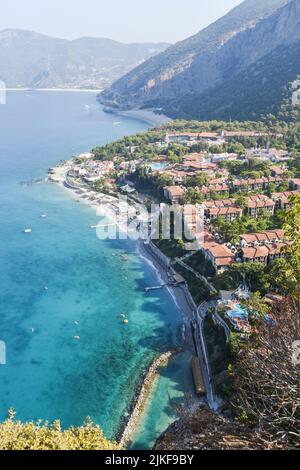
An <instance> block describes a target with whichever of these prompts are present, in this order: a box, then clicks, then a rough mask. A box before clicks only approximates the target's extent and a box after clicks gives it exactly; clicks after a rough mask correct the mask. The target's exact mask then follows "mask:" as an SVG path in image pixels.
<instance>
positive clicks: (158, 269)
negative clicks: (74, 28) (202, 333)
mask: <svg viewBox="0 0 300 470" xmlns="http://www.w3.org/2000/svg"><path fill="white" fill-rule="evenodd" d="M69 163H70V161H66V162H65V163H64V164H63V165H61V166H58V167H55V169H56V172H55V177H54V178H53V180H51V179H50V178H48V181H49V182H52V183H55V184H58V185H59V186H60V187H61V188H62V189H64V190H65V191H66V193H68V194H69V196H71V197H72V198H75V199H76V200H77V201H78V203H84V204H85V205H88V206H89V207H90V208H93V209H95V210H97V208H98V207H99V204H98V203H97V202H95V201H91V200H89V199H85V198H82V197H80V195H79V194H77V192H76V190H75V189H74V188H71V187H68V186H66V184H65V173H66V171H67V168H68V164H69ZM103 196H105V195H103ZM100 197H101V193H99V198H100ZM105 217H108V218H109V212H107V214H106V213H105ZM136 254H137V256H138V257H139V258H140V259H141V260H142V261H143V262H144V263H146V264H148V265H149V266H150V269H152V270H153V271H154V272H155V274H156V276H157V278H158V281H159V282H160V283H168V281H170V272H169V270H168V268H167V267H166V266H163V265H162V263H160V262H159V261H158V260H157V258H156V257H155V255H154V253H152V252H151V251H150V250H149V249H146V247H145V245H144V240H143V239H139V240H137V246H136ZM165 288H166V289H167V291H168V293H169V295H170V297H171V298H172V301H173V302H174V303H175V305H176V307H177V308H178V310H179V311H180V314H181V317H182V321H183V325H184V335H183V339H182V346H187V345H188V346H192V347H193V340H192V334H191V330H190V322H191V321H192V320H193V319H194V311H193V309H192V307H191V305H190V303H189V302H188V299H187V296H186V293H185V291H184V289H183V288H182V287H180V286H168V285H166V286H165ZM176 353H179V348H178V349H176V350H175V349H174V350H173V351H167V352H165V353H162V354H161V355H160V356H159V357H157V358H156V359H154V360H153V361H152V363H150V365H149V367H148V369H147V370H146V371H145V374H143V375H142V377H141V379H140V383H139V386H138V387H137V389H136V392H135V396H134V398H133V400H132V405H131V406H130V408H129V411H128V413H129V416H128V417H124V419H123V420H122V422H121V424H120V428H119V431H118V432H117V435H116V436H117V437H116V440H117V442H118V443H120V444H121V445H122V446H123V447H126V444H129V442H130V438H131V436H132V435H133V434H134V432H135V429H136V427H137V425H138V423H139V420H140V419H141V417H142V415H143V412H144V410H145V408H146V407H147V404H148V403H149V401H150V400H151V396H152V393H153V390H154V387H155V384H156V382H157V380H158V378H159V376H160V373H159V368H160V367H163V365H165V366H167V365H168V363H169V360H170V358H171V357H172V356H173V355H175V354H176Z"/></svg>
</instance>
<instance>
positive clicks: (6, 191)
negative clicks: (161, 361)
mask: <svg viewBox="0 0 300 470" xmlns="http://www.w3.org/2000/svg"><path fill="white" fill-rule="evenodd" d="M148 127H149V124H147V123H145V122H143V121H138V120H136V119H130V118H128V117H121V116H115V115H113V114H107V113H105V112H104V111H103V109H102V107H101V105H99V104H98V102H97V99H96V93H83V92H75V91H74V92H62V91H8V92H7V97H6V104H5V105H0V163H1V165H0V217H1V219H0V220H1V229H0V342H1V345H2V346H3V345H4V347H5V351H6V360H5V362H6V364H2V365H0V419H1V420H5V418H6V417H7V414H8V410H9V409H14V410H15V412H16V416H17V418H18V419H20V420H21V421H28V420H39V419H41V420H43V421H49V422H52V421H54V420H56V419H59V420H60V421H61V424H62V426H63V428H67V427H70V426H80V425H82V424H83V423H84V421H85V420H86V418H87V417H90V418H91V419H92V420H93V421H94V423H95V424H98V425H100V426H101V427H102V428H103V430H104V433H105V435H106V436H107V437H108V438H110V439H115V438H116V436H117V435H118V432H119V430H120V428H121V427H122V424H123V423H124V419H126V418H128V415H129V414H130V411H131V408H132V403H133V400H134V398H135V396H136V393H137V389H138V387H139V385H140V382H141V378H142V377H143V374H144V373H145V370H146V369H147V367H149V365H150V363H151V362H152V360H153V359H154V358H155V357H156V356H157V355H158V354H160V353H162V352H165V351H167V350H169V349H170V348H172V347H180V346H181V341H182V340H181V331H182V323H183V319H182V315H181V312H180V311H179V308H178V306H177V305H176V302H175V301H174V299H173V298H172V296H171V294H170V293H169V292H168V290H167V289H162V290H156V291H153V292H151V293H148V294H146V293H145V291H144V288H145V287H149V286H155V285H158V283H159V282H160V279H159V275H158V273H157V272H156V270H155V269H154V267H153V266H151V264H149V263H148V262H146V261H145V260H144V259H143V258H142V257H140V256H139V253H138V249H137V245H136V243H135V242H133V241H128V240H99V239H98V238H97V236H96V233H95V230H92V229H91V228H90V227H91V226H93V225H96V224H97V223H98V222H99V217H97V214H96V211H95V209H93V208H91V207H89V206H87V205H85V204H82V203H78V201H77V200H76V199H75V198H74V197H71V195H70V194H69V193H68V191H67V190H64V189H62V188H60V187H59V186H57V185H55V184H53V183H48V182H46V181H45V178H46V176H47V170H48V168H49V167H51V166H53V165H55V164H57V163H58V162H59V161H61V160H66V159H69V158H70V157H72V156H73V155H78V154H80V153H81V152H86V151H89V150H91V149H92V148H93V147H94V146H96V145H102V144H105V143H107V142H111V141H113V140H115V139H119V138H121V137H123V136H125V135H130V134H135V133H136V132H143V131H145V130H147V128H148ZM28 228H30V229H31V233H25V232H24V230H26V229H28ZM124 315H125V316H126V318H127V319H128V321H129V323H128V324H124V323H123V320H122V318H123V316H124ZM2 349H3V348H2ZM188 354H189V352H184V353H183V354H181V355H179V356H176V357H175V358H173V359H172V360H171V362H170V365H169V366H168V367H167V368H166V369H165V370H164V371H163V373H162V375H161V377H160V379H159V380H158V381H157V382H156V384H155V387H154V389H153V393H152V395H151V398H150V400H149V402H148V404H147V406H146V408H145V411H144V414H143V416H142V417H141V419H140V422H139V423H138V426H137V428H136V431H135V433H134V436H133V439H132V442H131V444H130V446H131V448H133V449H149V448H151V447H152V446H153V445H154V442H155V440H156V439H157V438H158V436H159V435H160V434H161V433H162V432H163V431H164V430H165V428H166V427H167V426H168V425H169V424H170V423H171V422H172V421H174V419H176V416H177V407H178V404H180V403H183V402H184V400H185V398H186V394H187V393H188V390H190V387H191V377H190V371H189V370H188V367H187V362H188V361H187V359H188V358H187V355H188Z"/></svg>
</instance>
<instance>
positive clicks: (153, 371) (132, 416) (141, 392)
mask: <svg viewBox="0 0 300 470" xmlns="http://www.w3.org/2000/svg"><path fill="white" fill-rule="evenodd" d="M178 352H179V351H178ZM178 352H177V351H173V352H172V351H168V352H165V353H163V354H161V355H160V356H158V357H157V358H156V359H154V360H153V361H152V363H151V364H150V366H149V367H148V369H147V371H146V372H145V374H144V376H143V377H142V380H141V382H140V386H139V388H138V390H137V393H136V396H135V398H134V400H133V404H132V407H131V411H129V417H128V420H126V421H125V422H124V423H123V425H122V426H121V428H120V431H119V433H118V435H119V437H117V442H118V444H120V445H121V446H122V447H124V448H126V447H127V446H128V444H129V443H130V441H131V437H132V434H133V433H134V432H135V429H136V426H137V424H138V423H139V420H140V419H141V416H142V415H143V412H144V411H145V408H146V406H147V404H148V402H149V400H150V397H151V394H152V392H153V390H154V387H155V384H156V382H157V380H158V379H159V377H160V370H159V369H161V368H165V367H167V366H168V363H169V361H170V359H171V357H172V356H174V355H175V354H178ZM122 428H123V430H122Z"/></svg>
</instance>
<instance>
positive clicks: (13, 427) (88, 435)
mask: <svg viewBox="0 0 300 470" xmlns="http://www.w3.org/2000/svg"><path fill="white" fill-rule="evenodd" d="M0 450H121V446H119V445H118V444H117V443H116V442H110V441H108V440H107V439H106V438H105V437H104V434H103V431H102V430H101V429H100V427H99V426H95V425H94V424H93V423H92V422H91V420H89V419H88V420H87V421H86V422H85V423H84V424H83V426H80V427H77V428H75V427H72V428H70V429H67V430H62V428H61V425H60V422H59V421H55V422H54V423H53V424H49V423H42V422H41V421H38V422H37V423H34V422H28V423H21V422H20V421H17V420H16V419H15V413H14V412H13V411H10V412H9V417H8V419H7V420H6V421H5V422H4V423H2V424H0Z"/></svg>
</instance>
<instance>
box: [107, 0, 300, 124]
mask: <svg viewBox="0 0 300 470" xmlns="http://www.w3.org/2000/svg"><path fill="white" fill-rule="evenodd" d="M299 21H300V3H299V1H298V0H264V1H263V2H262V1H261V0H246V1H244V2H243V3H242V4H241V5H239V6H238V7H236V8H234V9H233V10H232V11H231V12H229V13H228V14H227V15H226V16H224V17H223V18H221V19H220V20H218V21H217V22H215V23H214V24H212V25H211V26H209V27H208V28H206V29H204V30H203V31H201V32H200V33H198V34H197V35H195V36H193V37H191V38H189V39H187V40H185V41H183V42H180V43H178V44H175V45H174V46H171V47H170V48H168V49H167V50H166V51H165V52H163V53H161V54H159V55H158V56H156V57H153V58H151V59H150V60H148V61H146V62H145V63H144V64H142V65H140V66H139V67H137V68H136V69H134V70H133V71H132V72H130V73H129V74H127V75H126V76H125V77H123V78H121V79H120V80H118V81H117V82H116V83H114V84H113V85H112V87H111V88H109V89H108V90H106V91H104V92H103V93H102V94H101V95H100V101H101V102H102V103H105V104H106V105H110V106H117V107H119V108H122V109H130V108H134V107H137V108H139V107H146V108H157V109H160V110H162V111H163V112H165V113H167V114H169V115H170V116H172V117H183V116H188V117H192V118H200V117H201V118H202V117H204V118H206V119H207V118H215V117H220V116H222V117H223V115H224V113H223V114H222V113H221V111H220V110H223V108H225V109H228V102H229V103H231V101H232V100H233V101H234V102H235V97H236V94H237V95H239V96H242V95H243V93H244V92H245V86H244V83H243V81H242V77H245V76H246V77H248V78H249V82H250V81H251V76H252V75H253V76H254V77H256V72H257V71H260V74H261V76H262V75H263V73H264V68H265V71H266V73H267V74H268V75H269V76H270V78H272V79H275V85H276V87H277V88H278V83H279V82H282V83H283V84H284V85H287V82H286V80H290V78H291V80H295V79H296V77H297V73H296V72H297V71H298V70H299V63H300V60H299V55H298V48H296V47H295V50H296V52H297V54H296V55H295V57H294V61H295V64H294V67H293V71H295V76H293V74H292V73H291V74H290V75H289V74H287V75H288V76H287V77H285V74H282V77H281V78H280V80H277V78H276V77H275V76H274V74H275V73H276V72H277V70H276V65H277V62H278V61H280V60H281V58H282V57H281V55H282V51H284V50H287V51H289V57H290V51H291V50H292V48H293V47H294V46H296V44H297V42H298V41H299V40H300V27H299V26H300V24H299ZM277 53H278V56H277ZM280 54H281V55H280ZM264 60H266V61H267V63H268V64H267V65H265V64H264ZM271 66H273V68H272V67H271ZM274 67H275V68H274ZM299 73H300V70H299ZM262 78H263V77H262ZM233 82H234V83H235V85H234V86H231V83H233ZM269 83H270V86H271V87H272V86H273V81H272V80H271V81H270V82H269ZM223 86H224V87H225V88H226V90H228V91H227V93H226V94H225V92H223ZM245 93H246V92H245ZM216 95H217V96H218V97H216ZM224 97H225V99H224ZM202 98H203V100H204V102H205V105H204V106H203V109H202ZM200 102H201V104H200ZM237 102H238V101H237V100H236V103H237ZM216 103H217V111H216V113H215V114H214V107H215V105H216ZM190 104H192V105H193V106H192V110H191V111H190V110H189V111H188V112H187V108H188V106H189V105H190ZM235 106H236V105H234V106H233V108H232V110H231V111H232V113H233V116H232V117H233V118H237V117H240V116H239V115H238V113H237V115H235V114H234V113H235ZM236 107H237V106H236ZM240 107H241V106H238V108H239V109H240ZM239 109H238V111H239ZM263 111H265V107H263ZM254 113H255V109H254V106H253V107H250V109H249V110H247V116H250V115H253V114H254ZM225 114H226V113H225ZM245 115H246V113H245Z"/></svg>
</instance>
